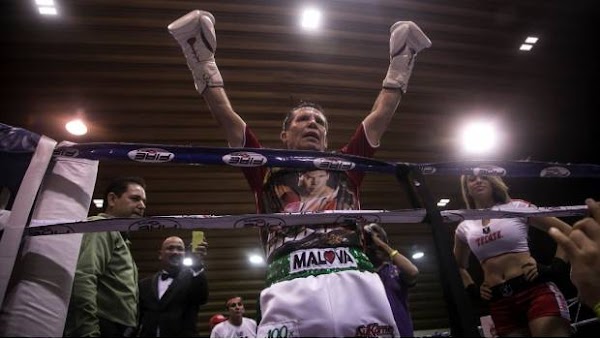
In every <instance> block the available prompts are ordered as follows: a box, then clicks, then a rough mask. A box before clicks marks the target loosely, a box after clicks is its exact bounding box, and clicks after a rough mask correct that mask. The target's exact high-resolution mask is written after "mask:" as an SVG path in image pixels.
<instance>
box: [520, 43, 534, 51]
mask: <svg viewBox="0 0 600 339" xmlns="http://www.w3.org/2000/svg"><path fill="white" fill-rule="evenodd" d="M532 48H533V45H530V44H522V45H521V47H519V50H521V51H531V49H532Z"/></svg>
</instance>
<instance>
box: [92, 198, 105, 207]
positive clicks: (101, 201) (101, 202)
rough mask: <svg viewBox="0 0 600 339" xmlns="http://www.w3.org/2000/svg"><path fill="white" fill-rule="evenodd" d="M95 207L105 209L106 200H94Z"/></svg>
mask: <svg viewBox="0 0 600 339" xmlns="http://www.w3.org/2000/svg"><path fill="white" fill-rule="evenodd" d="M93 201H94V205H96V207H98V208H102V207H104V199H94V200H93Z"/></svg>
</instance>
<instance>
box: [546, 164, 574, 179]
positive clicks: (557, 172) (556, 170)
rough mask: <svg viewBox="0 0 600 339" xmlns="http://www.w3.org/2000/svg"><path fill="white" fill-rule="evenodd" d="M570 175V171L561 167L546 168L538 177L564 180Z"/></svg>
mask: <svg viewBox="0 0 600 339" xmlns="http://www.w3.org/2000/svg"><path fill="white" fill-rule="evenodd" d="M570 175H571V171H569V169H567V168H565V167H561V166H550V167H546V168H544V169H543V170H542V171H541V172H540V177H543V178H566V177H568V176H570Z"/></svg>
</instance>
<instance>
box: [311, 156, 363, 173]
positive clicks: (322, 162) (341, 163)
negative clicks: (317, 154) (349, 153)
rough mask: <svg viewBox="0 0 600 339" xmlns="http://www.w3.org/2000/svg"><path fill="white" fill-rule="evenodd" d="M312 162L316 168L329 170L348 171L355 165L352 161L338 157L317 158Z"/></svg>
mask: <svg viewBox="0 0 600 339" xmlns="http://www.w3.org/2000/svg"><path fill="white" fill-rule="evenodd" d="M313 164H314V165H315V167H317V168H320V169H323V170H330V171H349V170H351V169H353V168H354V167H355V166H356V165H355V164H354V163H353V162H352V161H348V160H344V159H340V158H317V159H315V160H314V161H313Z"/></svg>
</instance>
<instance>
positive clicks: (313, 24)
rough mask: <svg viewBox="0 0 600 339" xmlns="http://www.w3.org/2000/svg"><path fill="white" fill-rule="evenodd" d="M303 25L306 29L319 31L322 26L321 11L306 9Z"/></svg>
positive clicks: (303, 14) (303, 15)
mask: <svg viewBox="0 0 600 339" xmlns="http://www.w3.org/2000/svg"><path fill="white" fill-rule="evenodd" d="M301 24H302V27H303V28H305V29H317V28H318V27H319V26H320V24H321V11H319V10H317V9H314V8H308V9H305V10H304V12H303V13H302V22H301Z"/></svg>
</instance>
